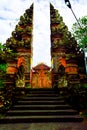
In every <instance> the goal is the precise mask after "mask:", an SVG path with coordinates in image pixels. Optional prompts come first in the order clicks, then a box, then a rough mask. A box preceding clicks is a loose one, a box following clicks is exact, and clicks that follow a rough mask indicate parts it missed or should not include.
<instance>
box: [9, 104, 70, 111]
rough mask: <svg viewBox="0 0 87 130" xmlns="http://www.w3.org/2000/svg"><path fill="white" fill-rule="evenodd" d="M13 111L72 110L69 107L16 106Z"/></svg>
mask: <svg viewBox="0 0 87 130" xmlns="http://www.w3.org/2000/svg"><path fill="white" fill-rule="evenodd" d="M11 109H12V110H37V109H38V110H57V109H58V110H60V109H61V110H64V109H72V107H71V106H69V105H66V104H65V105H14V106H13V107H12V108H11Z"/></svg>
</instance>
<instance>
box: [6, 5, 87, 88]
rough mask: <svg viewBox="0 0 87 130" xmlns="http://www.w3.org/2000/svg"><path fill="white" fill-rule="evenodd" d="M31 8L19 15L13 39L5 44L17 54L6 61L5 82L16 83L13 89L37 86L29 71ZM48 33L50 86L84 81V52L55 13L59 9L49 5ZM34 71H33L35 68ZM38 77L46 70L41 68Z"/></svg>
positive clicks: (30, 56)
mask: <svg viewBox="0 0 87 130" xmlns="http://www.w3.org/2000/svg"><path fill="white" fill-rule="evenodd" d="M33 8H34V5H33V4H32V5H31V6H30V8H29V9H27V10H26V11H25V13H24V14H23V15H22V16H20V20H19V22H18V24H17V25H16V27H15V30H14V31H13V32H12V36H11V37H10V38H8V39H7V41H6V46H7V47H9V48H10V49H11V50H12V51H13V52H16V54H17V56H16V58H15V57H14V56H13V57H12V58H11V59H8V60H7V63H8V68H7V77H9V79H10V81H8V78H7V83H8V84H9V83H14V82H15V85H16V87H26V86H28V87H32V88H33V87H34V88H35V87H36V86H37V85H36V84H34V80H33V76H31V75H33V73H32V71H31V69H32V68H31V59H32V56H33V44H32V39H33V35H32V31H33ZM50 30H51V36H50V40H51V61H52V66H51V80H50V81H52V87H59V88H61V87H67V86H69V85H79V84H81V83H83V81H84V82H85V78H86V75H85V64H84V53H83V52H82V51H79V48H78V46H77V42H76V40H75V38H74V37H72V35H71V33H70V32H69V31H68V28H67V26H66V25H65V23H64V22H63V18H62V17H61V16H60V14H59V13H58V10H56V9H54V7H53V5H52V4H50ZM34 71H36V70H35V68H34ZM39 74H40V77H39V78H41V76H42V75H45V71H44V70H43V69H42V70H40V72H39ZM34 77H36V78H37V76H36V74H34ZM39 78H38V79H39ZM45 78H46V75H45ZM47 78H48V77H47ZM11 79H12V81H11ZM13 79H14V80H13ZM44 80H45V79H44ZM44 82H45V81H44ZM46 82H48V81H46ZM49 84H51V83H49ZM38 86H39V85H38ZM43 86H44V85H43ZM47 86H50V85H47ZM39 87H42V86H39ZM45 87H46V85H45Z"/></svg>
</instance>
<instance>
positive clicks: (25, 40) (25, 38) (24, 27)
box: [6, 4, 33, 87]
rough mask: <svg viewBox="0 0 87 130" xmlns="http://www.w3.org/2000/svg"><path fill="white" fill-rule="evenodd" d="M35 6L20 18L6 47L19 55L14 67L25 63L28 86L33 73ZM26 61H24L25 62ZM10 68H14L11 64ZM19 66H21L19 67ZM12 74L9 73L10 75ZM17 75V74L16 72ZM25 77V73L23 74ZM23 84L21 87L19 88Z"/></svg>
mask: <svg viewBox="0 0 87 130" xmlns="http://www.w3.org/2000/svg"><path fill="white" fill-rule="evenodd" d="M32 31H33V4H32V5H31V6H30V8H29V9H27V10H25V13H24V14H23V15H22V16H20V20H19V22H18V24H17V25H16V27H15V30H14V31H13V32H12V36H11V37H10V38H8V39H7V41H6V46H7V47H8V48H10V49H11V50H12V51H13V52H16V53H17V58H16V60H17V63H16V64H15V66H14V67H17V68H18V67H19V66H20V65H21V64H22V62H24V63H23V64H24V75H25V78H24V82H25V83H26V85H29V84H30V71H31V59H32V55H33V54H32V52H33V48H32V39H33V34H32ZM23 59H24V61H23ZM7 62H8V66H9V65H10V66H13V62H12V64H9V61H7ZM18 64H19V65H18ZM9 73H11V72H9V71H8V74H9ZM14 73H15V72H14ZM22 75H23V73H22ZM20 86H21V84H20V85H19V87H20Z"/></svg>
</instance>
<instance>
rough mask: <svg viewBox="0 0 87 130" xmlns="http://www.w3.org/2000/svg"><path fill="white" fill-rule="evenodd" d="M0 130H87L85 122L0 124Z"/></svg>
mask: <svg viewBox="0 0 87 130" xmlns="http://www.w3.org/2000/svg"><path fill="white" fill-rule="evenodd" d="M0 130H87V122H85V123H30V124H28V123H23V124H1V125H0Z"/></svg>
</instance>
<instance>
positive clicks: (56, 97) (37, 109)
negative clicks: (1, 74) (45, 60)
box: [0, 89, 83, 123]
mask: <svg viewBox="0 0 87 130" xmlns="http://www.w3.org/2000/svg"><path fill="white" fill-rule="evenodd" d="M81 121H83V118H81V117H80V116H79V114H78V112H77V111H76V110H73V109H72V107H71V106H70V105H68V104H67V103H66V102H65V101H64V98H63V97H62V96H61V95H60V94H56V93H55V91H54V90H53V89H26V90H25V95H22V96H20V97H17V102H16V104H14V105H13V106H12V107H11V108H10V110H9V111H7V113H6V115H5V117H3V118H2V119H0V122H1V123H31V122H33V123H39V122H81Z"/></svg>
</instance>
